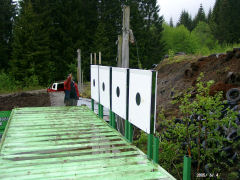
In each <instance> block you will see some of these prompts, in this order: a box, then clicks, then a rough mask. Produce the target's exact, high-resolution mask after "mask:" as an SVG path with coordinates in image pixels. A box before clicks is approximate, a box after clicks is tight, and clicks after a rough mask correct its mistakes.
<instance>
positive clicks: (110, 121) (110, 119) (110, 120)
mask: <svg viewBox="0 0 240 180" xmlns="http://www.w3.org/2000/svg"><path fill="white" fill-rule="evenodd" d="M109 124H110V126H112V111H111V110H109Z"/></svg>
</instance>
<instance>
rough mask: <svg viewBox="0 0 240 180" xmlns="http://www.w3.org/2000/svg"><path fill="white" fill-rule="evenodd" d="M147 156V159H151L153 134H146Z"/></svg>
mask: <svg viewBox="0 0 240 180" xmlns="http://www.w3.org/2000/svg"><path fill="white" fill-rule="evenodd" d="M147 156H148V159H153V134H148V146H147Z"/></svg>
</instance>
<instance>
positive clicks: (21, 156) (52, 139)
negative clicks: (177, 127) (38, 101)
mask: <svg viewBox="0 0 240 180" xmlns="http://www.w3.org/2000/svg"><path fill="white" fill-rule="evenodd" d="M111 114H112V119H113V117H114V116H115V115H114V113H113V112H112V113H111ZM113 122H114V121H112V125H113V126H114V123H113ZM0 179H1V180H3V179H14V180H15V179H18V180H23V179H24V180H30V179H46V180H49V179H58V180H64V179H130V180H131V179H174V178H173V177H172V176H171V175H170V174H169V173H167V172H166V171H165V170H164V169H163V168H161V167H160V166H159V165H157V164H155V163H153V162H151V161H149V160H148V159H147V157H146V155H145V154H144V153H143V152H142V151H140V150H139V149H138V148H136V147H135V146H133V145H132V144H130V143H129V142H128V141H126V139H125V138H124V137H122V136H121V134H120V133H119V132H118V131H116V130H115V129H113V128H112V127H110V126H109V125H108V124H107V123H106V122H105V121H104V120H103V119H101V118H99V117H97V116H96V115H95V114H94V112H93V111H91V110H90V109H88V108H87V107H85V106H82V107H41V108H18V109H14V110H13V111H12V113H11V116H10V118H9V121H8V124H7V127H6V130H5V132H4V138H3V141H2V143H1V146H0Z"/></svg>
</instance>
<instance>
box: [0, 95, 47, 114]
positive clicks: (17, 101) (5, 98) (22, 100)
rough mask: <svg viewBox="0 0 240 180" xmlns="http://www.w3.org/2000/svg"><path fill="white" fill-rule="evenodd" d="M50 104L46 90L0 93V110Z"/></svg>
mask: <svg viewBox="0 0 240 180" xmlns="http://www.w3.org/2000/svg"><path fill="white" fill-rule="evenodd" d="M43 106H51V103H50V98H49V94H48V93H46V92H41V91H40V92H34V93H32V92H22V93H16V94H9V95H0V111H8V110H12V109H13V108H17V107H43Z"/></svg>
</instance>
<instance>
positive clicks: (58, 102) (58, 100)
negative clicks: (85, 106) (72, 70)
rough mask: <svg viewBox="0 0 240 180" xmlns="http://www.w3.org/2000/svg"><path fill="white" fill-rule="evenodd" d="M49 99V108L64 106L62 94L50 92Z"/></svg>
mask: <svg viewBox="0 0 240 180" xmlns="http://www.w3.org/2000/svg"><path fill="white" fill-rule="evenodd" d="M49 97H50V102H51V106H64V92H62V91H60V92H50V93H49Z"/></svg>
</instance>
